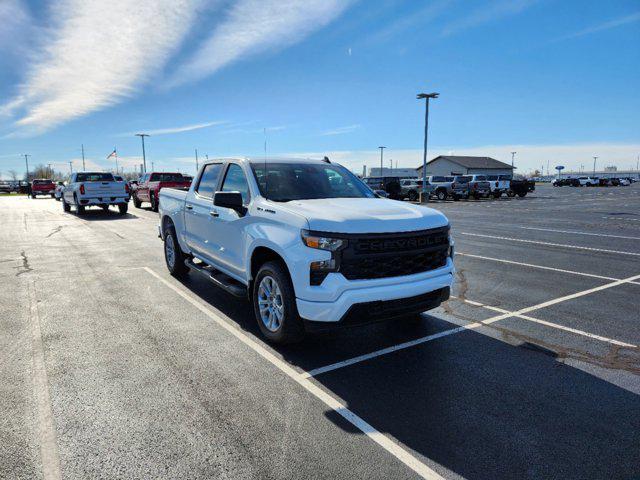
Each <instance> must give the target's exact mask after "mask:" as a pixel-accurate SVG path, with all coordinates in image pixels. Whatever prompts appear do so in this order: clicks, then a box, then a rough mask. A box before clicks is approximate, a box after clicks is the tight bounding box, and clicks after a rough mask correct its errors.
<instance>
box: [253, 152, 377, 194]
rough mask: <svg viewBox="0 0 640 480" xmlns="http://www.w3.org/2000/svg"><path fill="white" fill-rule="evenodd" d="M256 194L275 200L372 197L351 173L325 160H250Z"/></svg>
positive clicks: (370, 192) (368, 190) (366, 188)
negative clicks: (274, 161)
mask: <svg viewBox="0 0 640 480" xmlns="http://www.w3.org/2000/svg"><path fill="white" fill-rule="evenodd" d="M251 168H252V169H253V173H254V175H255V177H256V181H257V182H258V187H259V188H260V194H261V195H262V196H263V197H265V198H268V199H269V200H273V201H275V202H289V201H291V200H311V199H319V198H375V196H376V195H375V194H374V193H373V192H372V191H371V190H370V189H369V188H368V187H367V186H365V185H364V183H362V181H361V180H360V179H359V178H358V177H356V176H355V175H354V174H353V173H351V172H350V171H349V170H347V169H346V168H344V167H341V166H340V165H335V164H325V163H267V175H265V165H264V163H261V162H260V163H258V162H255V163H252V164H251Z"/></svg>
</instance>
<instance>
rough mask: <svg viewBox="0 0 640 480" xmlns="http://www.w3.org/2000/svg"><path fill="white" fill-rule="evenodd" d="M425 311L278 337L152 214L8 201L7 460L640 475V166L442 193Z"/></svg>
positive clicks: (15, 467) (3, 273) (3, 267)
mask: <svg viewBox="0 0 640 480" xmlns="http://www.w3.org/2000/svg"><path fill="white" fill-rule="evenodd" d="M431 206H433V207H434V208H437V209H438V210H441V211H442V212H443V213H445V214H446V215H447V216H448V217H449V219H450V221H451V225H452V233H453V237H454V240H455V242H456V252H457V253H456V260H455V261H456V268H457V278H456V285H455V287H454V290H453V292H452V294H453V297H452V299H451V300H450V301H448V302H447V303H446V304H444V305H443V306H441V307H440V308H438V309H436V310H433V311H431V312H428V313H425V314H423V318H422V320H421V322H419V323H411V322H404V321H402V322H401V321H390V322H384V323H378V324H372V325H367V326H363V327H353V328H349V329H343V330H339V331H335V332H330V333H325V334H317V335H313V336H311V337H309V338H308V339H306V340H305V341H304V342H302V343H300V344H297V345H291V346H286V347H275V348H274V347H272V346H270V345H268V344H266V343H265V342H264V341H263V340H262V338H261V337H260V335H259V332H258V329H257V326H256V324H255V320H254V319H253V315H252V312H251V309H250V306H249V305H247V304H246V303H245V302H243V301H241V300H238V299H236V298H233V297H230V296H228V295H227V294H226V293H224V292H221V291H219V290H217V289H216V288H215V287H214V286H212V285H211V284H209V283H208V282H207V281H206V280H204V279H202V278H200V277H196V276H194V275H192V276H190V277H189V278H188V279H187V280H185V281H184V282H182V283H181V282H179V281H177V280H176V279H174V278H173V277H171V276H170V275H168V273H167V271H166V268H165V266H164V259H163V254H162V244H161V242H160V240H159V239H158V238H157V230H156V225H157V219H158V217H157V214H155V213H153V212H151V211H149V210H147V209H135V208H131V210H130V212H129V214H128V215H126V216H119V215H118V214H117V212H116V211H115V210H112V211H111V212H107V213H104V212H102V211H101V210H88V211H87V213H86V215H85V216H83V217H78V216H76V215H75V214H65V213H63V212H62V207H61V205H60V204H59V203H58V202H55V201H54V200H52V199H48V198H47V199H44V198H42V199H36V200H32V199H28V198H26V197H3V198H0V223H1V224H2V229H0V240H1V242H0V278H1V279H2V286H3V288H2V289H0V305H1V306H2V310H1V311H2V315H0V347H1V350H0V351H1V352H2V361H1V362H0V478H7V479H8V478H11V479H14V478H19V479H23V478H24V479H31V478H46V479H58V478H64V479H84V478H234V479H235V478H368V479H369V478H381V479H388V478H419V477H424V478H440V477H443V478H469V479H495V478H518V479H520V478H562V479H569V478H576V479H577V478H580V479H584V478H607V479H610V478H635V477H637V476H639V475H640V455H638V452H639V451H640V349H639V347H638V346H639V345H640V333H639V332H640V328H639V325H640V303H639V300H640V185H639V184H635V185H633V186H631V187H618V188H615V187H611V188H571V187H562V188H553V187H551V186H549V185H543V186H539V187H537V190H536V191H535V192H534V193H533V194H530V195H529V196H527V197H525V198H522V199H520V198H513V199H507V198H503V199H500V200H497V201H496V200H480V201H468V202H467V201H460V202H453V201H447V202H440V203H434V204H432V205H431Z"/></svg>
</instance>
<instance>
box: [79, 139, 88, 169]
mask: <svg viewBox="0 0 640 480" xmlns="http://www.w3.org/2000/svg"><path fill="white" fill-rule="evenodd" d="M80 147H82V171H83V172H84V171H85V170H86V169H87V168H86V167H85V166H84V143H83V144H81V145H80Z"/></svg>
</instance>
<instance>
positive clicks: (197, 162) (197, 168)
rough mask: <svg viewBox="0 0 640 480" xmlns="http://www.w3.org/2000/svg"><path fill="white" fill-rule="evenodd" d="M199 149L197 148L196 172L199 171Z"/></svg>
mask: <svg viewBox="0 0 640 480" xmlns="http://www.w3.org/2000/svg"><path fill="white" fill-rule="evenodd" d="M198 169H199V168H198V149H197V148H196V172H197V171H198Z"/></svg>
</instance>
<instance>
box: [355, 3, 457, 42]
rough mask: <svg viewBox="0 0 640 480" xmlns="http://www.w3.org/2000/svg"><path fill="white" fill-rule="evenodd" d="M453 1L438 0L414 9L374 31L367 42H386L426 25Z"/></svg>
mask: <svg viewBox="0 0 640 480" xmlns="http://www.w3.org/2000/svg"><path fill="white" fill-rule="evenodd" d="M452 3H453V0H436V1H434V2H431V3H429V4H428V5H427V6H426V7H423V8H421V9H420V10H417V11H413V12H411V13H410V14H409V15H406V16H404V17H402V18H399V19H398V20H396V21H394V22H391V24H389V25H388V26H386V27H384V28H382V29H379V30H377V31H375V32H373V33H372V35H371V36H369V37H368V38H367V42H370V43H375V42H384V41H387V40H389V39H391V38H392V37H395V36H397V35H399V34H401V33H403V32H406V31H407V30H410V29H412V28H415V27H418V26H426V25H427V24H428V23H429V22H431V21H433V20H435V19H436V18H437V17H438V16H440V15H441V14H442V13H444V12H445V10H446V9H447V8H448V7H449V6H451V4H452Z"/></svg>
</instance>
